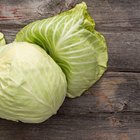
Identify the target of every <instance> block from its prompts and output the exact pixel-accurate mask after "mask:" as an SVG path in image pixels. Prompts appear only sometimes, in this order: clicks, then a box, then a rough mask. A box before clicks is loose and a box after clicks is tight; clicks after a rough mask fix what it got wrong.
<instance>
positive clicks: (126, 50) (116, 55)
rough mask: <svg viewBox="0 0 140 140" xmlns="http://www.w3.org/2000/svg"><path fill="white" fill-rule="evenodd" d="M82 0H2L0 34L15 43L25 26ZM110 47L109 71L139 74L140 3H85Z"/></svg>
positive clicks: (105, 0)
mask: <svg viewBox="0 0 140 140" xmlns="http://www.w3.org/2000/svg"><path fill="white" fill-rule="evenodd" d="M79 2H81V1H80V0H77V1H75V0H70V1H68V0H64V1H62V0H58V1H56V0H43V1H38V0H34V1H31V0H29V1H28V0H24V1H17V0H14V1H12V2H11V1H10V0H6V1H2V0H0V31H2V32H3V33H4V34H5V35H6V38H7V42H8V43H9V42H12V41H13V40H14V38H15V34H16V33H17V31H19V30H20V29H21V28H22V27H24V26H25V25H26V24H28V23H30V22H32V21H35V20H37V19H43V18H48V17H50V16H53V15H55V14H57V13H60V12H61V11H64V10H66V9H70V8H72V7H73V6H74V5H75V4H76V3H79ZM85 2H86V3H87V5H88V9H89V12H90V14H91V16H92V17H93V18H94V19H95V21H96V29H97V30H98V31H100V32H101V33H102V34H103V35H104V36H105V38H106V40H107V44H108V46H109V49H108V52H109V62H108V65H109V71H134V72H140V55H139V54H140V47H139V46H140V6H139V5H140V1H139V0H134V1H130V0H118V1H115V0H98V1H97V0H85Z"/></svg>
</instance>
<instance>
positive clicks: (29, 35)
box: [15, 2, 108, 98]
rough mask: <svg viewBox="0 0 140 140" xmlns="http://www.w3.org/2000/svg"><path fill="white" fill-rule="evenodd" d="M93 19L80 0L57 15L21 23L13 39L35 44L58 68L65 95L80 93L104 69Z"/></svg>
mask: <svg viewBox="0 0 140 140" xmlns="http://www.w3.org/2000/svg"><path fill="white" fill-rule="evenodd" d="M94 26H95V23H94V21H93V19H92V18H91V17H90V16H89V14H88V12H87V6H86V4H85V3H84V2H83V3H81V4H78V5H76V7H75V8H73V9H71V10H69V11H66V12H63V13H61V14H59V15H57V16H54V17H51V18H48V19H44V20H38V21H36V22H33V23H30V24H29V25H27V26H26V27H24V28H23V29H22V30H21V31H20V32H19V33H18V34H17V35H16V40H15V41H27V42H31V43H35V44H38V45H39V46H41V47H42V48H44V49H45V50H46V52H47V53H48V54H49V55H50V56H51V57H52V58H53V59H54V60H55V62H56V63H57V64H58V65H59V66H60V67H61V68H62V70H63V72H64V73H65V75H66V78H67V82H68V93H67V96H69V97H72V98H73V97H77V96H80V95H81V94H82V93H83V92H84V91H85V90H86V89H88V88H89V87H90V86H91V85H92V84H93V83H95V82H96V81H97V80H98V79H99V78H100V77H101V75H102V74H103V73H104V71H105V70H106V65H107V60H108V57H107V46H106V43H105V39H104V37H103V36H102V35H101V34H100V33H98V32H97V31H95V29H94Z"/></svg>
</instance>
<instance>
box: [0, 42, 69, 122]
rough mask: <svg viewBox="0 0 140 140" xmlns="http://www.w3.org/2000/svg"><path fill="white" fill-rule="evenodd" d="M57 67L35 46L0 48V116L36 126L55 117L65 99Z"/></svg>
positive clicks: (62, 77)
mask: <svg viewBox="0 0 140 140" xmlns="http://www.w3.org/2000/svg"><path fill="white" fill-rule="evenodd" d="M66 89H67V83H66V78H65V75H64V74H63V72H62V70H61V68H60V67H59V66H58V65H57V64H56V63H55V62H54V60H53V59H52V58H51V57H50V56H49V55H47V53H46V52H45V51H44V50H43V49H41V48H40V47H39V46H37V45H35V44H30V43H26V42H14V43H11V44H8V45H5V46H2V47H0V117H1V118H5V119H8V120H13V121H22V122H26V123H39V122H43V121H44V120H46V119H48V118H49V117H50V116H52V115H53V114H55V113H56V112H57V110H58V109H59V107H60V106H61V104H62V103H63V101H64V98H65V96H66Z"/></svg>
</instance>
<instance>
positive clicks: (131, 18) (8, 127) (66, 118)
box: [0, 0, 140, 140]
mask: <svg viewBox="0 0 140 140" xmlns="http://www.w3.org/2000/svg"><path fill="white" fill-rule="evenodd" d="M79 2H80V0H0V31H1V32H3V33H4V34H5V36H6V38H7V42H8V43H9V42H11V41H13V39H14V38H15V34H16V33H17V31H19V30H20V29H21V28H22V27H23V26H25V25H26V24H27V23H29V22H32V21H35V20H37V19H43V18H47V17H50V16H52V15H55V14H57V13H60V12H61V11H64V10H66V9H70V8H71V7H73V6H74V5H75V4H76V3H79ZM85 2H86V3H87V5H88V9H89V12H90V14H91V16H92V17H93V18H94V19H95V21H96V29H97V30H98V31H100V32H102V34H104V36H105V38H106V40H107V43H108V46H109V49H108V51H109V63H108V71H107V72H106V73H105V74H104V76H103V77H102V78H101V79H100V81H99V82H97V83H96V84H95V85H93V86H92V87H91V88H90V89H89V90H88V91H87V92H86V93H85V94H84V95H83V96H81V97H79V98H76V99H66V100H65V102H64V104H63V106H62V107H61V109H60V110H59V112H58V114H57V115H55V116H53V117H52V118H50V119H49V120H47V121H46V122H44V123H42V124H23V123H15V122H11V121H6V120H2V119H0V140H140V0H85Z"/></svg>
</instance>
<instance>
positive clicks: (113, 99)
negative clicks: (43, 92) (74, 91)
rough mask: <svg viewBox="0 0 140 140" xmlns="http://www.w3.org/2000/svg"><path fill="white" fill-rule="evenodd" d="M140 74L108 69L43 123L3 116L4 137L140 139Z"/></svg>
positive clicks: (8, 139) (2, 139)
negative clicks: (98, 79)
mask: <svg viewBox="0 0 140 140" xmlns="http://www.w3.org/2000/svg"><path fill="white" fill-rule="evenodd" d="M139 93H140V74H139V73H123V72H120V73H117V72H108V73H106V74H105V75H104V76H103V78H102V79H101V80H100V81H99V82H98V83H97V84H96V85H94V86H93V87H91V88H90V89H89V90H88V91H87V92H86V94H84V95H83V96H81V97H79V98H76V99H66V101H65V102H64V104H63V105H62V107H61V109H60V110H59V111H58V114H57V115H55V116H53V117H52V118H50V119H49V120H47V121H46V122H44V123H42V124H23V123H15V122H11V121H6V120H2V119H0V140H11V138H12V139H20V140H31V139H34V140H46V139H49V140H66V139H68V140H71V139H73V140H139V137H140V108H139V106H140V102H139V101H140V94H139Z"/></svg>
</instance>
